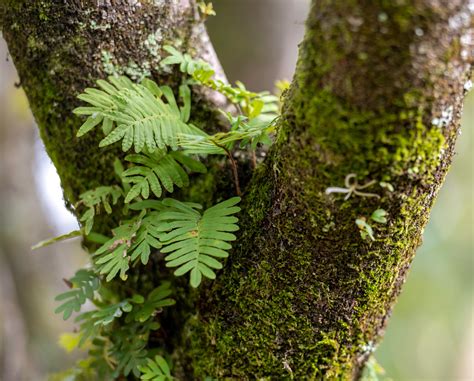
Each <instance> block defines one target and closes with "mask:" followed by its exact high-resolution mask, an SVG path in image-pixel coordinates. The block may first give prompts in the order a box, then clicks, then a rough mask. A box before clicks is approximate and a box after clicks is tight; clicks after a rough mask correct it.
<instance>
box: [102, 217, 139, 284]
mask: <svg viewBox="0 0 474 381" xmlns="http://www.w3.org/2000/svg"><path fill="white" fill-rule="evenodd" d="M140 223H141V218H136V219H133V220H131V221H129V222H126V223H124V224H122V225H120V226H119V227H117V228H115V229H113V230H112V234H113V236H114V237H113V238H111V239H109V240H108V241H107V242H106V243H104V244H103V245H102V246H101V247H100V248H99V249H98V250H97V251H96V252H95V254H94V257H93V258H94V263H95V265H96V266H97V268H98V269H99V272H100V274H107V277H106V280H107V282H109V281H111V280H112V279H113V278H115V276H116V275H117V274H119V273H120V278H122V280H126V279H127V271H128V269H129V268H130V261H131V258H130V256H129V255H128V250H129V249H130V247H131V246H132V240H133V238H135V236H136V234H137V231H138V229H139V228H140Z"/></svg>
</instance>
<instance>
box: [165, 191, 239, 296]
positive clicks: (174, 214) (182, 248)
mask: <svg viewBox="0 0 474 381" xmlns="http://www.w3.org/2000/svg"><path fill="white" fill-rule="evenodd" d="M239 201H240V198H239V197H234V198H231V199H229V200H226V201H224V202H221V203H219V204H217V205H215V206H213V207H211V208H209V209H207V210H206V211H205V212H204V213H203V214H201V213H200V212H199V211H198V210H199V209H201V208H202V207H201V206H200V205H197V204H195V205H190V204H184V203H182V202H179V201H176V200H173V199H165V200H164V201H163V204H164V205H165V206H167V209H165V210H164V211H163V212H162V213H160V214H159V215H158V219H159V220H160V221H162V222H163V224H162V225H160V227H159V229H160V230H162V231H164V232H167V233H166V234H163V235H161V236H160V241H161V242H162V243H163V248H162V249H161V252H163V253H168V255H167V256H166V257H165V260H166V261H167V262H168V263H167V264H166V266H167V267H177V269H176V270H175V272H174V274H175V275H176V276H181V275H184V274H186V273H188V272H191V274H190V283H191V286H192V287H198V286H199V285H200V284H201V280H202V277H203V276H204V277H206V278H209V279H215V277H216V274H215V273H214V271H213V269H215V270H218V269H221V268H222V264H221V263H220V262H219V261H217V260H216V259H215V258H227V256H228V255H229V254H228V250H229V249H231V245H230V244H229V243H228V241H233V240H235V239H236V236H235V235H234V234H231V233H230V232H235V231H237V230H238V229H239V227H238V226H237V224H236V223H237V221H238V219H237V218H236V217H232V216H231V215H233V214H235V213H237V212H239V211H240V208H239V207H237V206H235V205H237V204H238V203H239Z"/></svg>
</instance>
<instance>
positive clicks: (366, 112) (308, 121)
mask: <svg viewBox="0 0 474 381" xmlns="http://www.w3.org/2000/svg"><path fill="white" fill-rule="evenodd" d="M384 4H385V5H384V6H382V8H384V12H385V14H386V17H387V18H386V20H385V21H384V25H385V28H386V29H387V31H386V32H385V35H386V38H384V39H380V38H376V36H375V34H377V33H380V31H379V27H378V26H377V27H375V28H374V25H373V24H371V23H369V21H368V20H377V15H378V12H380V8H381V7H380V6H379V5H377V6H376V5H373V7H372V6H370V5H369V6H368V5H367V4H365V5H364V11H367V12H366V13H360V11H361V8H360V7H359V4H358V2H349V3H347V2H346V3H344V4H342V3H341V4H335V3H334V2H329V1H328V2H325V1H323V2H321V3H320V4H319V5H320V6H319V8H318V13H317V14H318V17H314V18H310V20H309V23H308V26H309V31H308V33H307V36H306V38H305V43H303V46H302V48H301V51H300V61H299V64H298V71H297V75H296V79H295V81H294V83H293V85H292V88H291V90H290V92H289V101H288V102H287V104H286V107H285V110H284V116H283V119H282V120H281V124H280V132H279V135H278V139H277V142H276V143H275V145H274V147H273V148H272V150H271V152H270V153H269V160H267V161H266V163H265V165H264V166H262V167H261V168H260V169H259V170H258V171H257V172H256V174H255V177H254V179H253V181H252V182H251V183H250V187H249V189H248V192H247V194H246V196H245V198H244V201H243V205H244V212H243V216H242V225H241V226H242V227H243V231H242V233H241V236H240V238H239V241H238V243H237V247H236V249H235V251H234V253H233V254H232V256H231V258H230V260H229V262H228V266H227V267H226V269H225V271H224V273H223V274H220V275H219V278H218V281H217V282H216V283H215V284H214V285H213V286H212V287H211V289H210V290H209V291H208V292H206V293H205V294H204V295H203V296H202V297H201V300H200V303H199V311H200V312H199V314H198V315H196V316H194V317H193V318H192V319H191V320H190V321H189V325H188V331H187V335H186V336H185V337H184V339H183V346H184V345H186V346H189V347H190V348H191V349H190V350H189V351H188V353H187V354H186V355H187V356H189V357H188V359H189V361H190V362H192V367H190V368H192V369H194V376H192V377H191V379H196V380H201V379H204V377H205V376H212V377H216V378H217V379H219V380H254V379H258V380H267V379H268V380H270V379H271V380H274V379H275V380H280V379H281V380H290V379H295V380H303V379H304V380H350V379H354V378H357V376H358V375H359V374H360V372H361V369H362V367H363V364H364V362H365V361H366V359H367V358H368V357H369V356H370V354H371V352H372V351H373V349H374V347H375V344H376V342H377V341H378V340H379V337H380V334H381V333H382V331H383V329H384V327H385V325H386V322H387V315H388V313H389V311H390V310H391V308H392V306H393V303H394V301H395V299H396V296H397V295H398V293H399V291H400V286H401V284H402V283H403V280H404V279H405V277H406V272H407V270H408V268H409V265H410V263H411V260H412V258H413V256H414V253H415V250H416V248H417V247H418V245H419V243H420V237H421V233H422V230H423V227H424V226H425V224H426V221H427V215H428V211H429V208H430V206H431V205H432V203H433V201H434V197H435V194H436V191H437V189H438V188H439V185H440V179H442V177H443V176H444V171H445V166H444V165H443V164H442V158H443V150H444V149H447V143H446V137H445V134H446V131H445V130H444V129H441V128H438V127H436V126H433V125H432V124H431V118H432V114H431V110H432V104H431V102H432V99H431V98H430V96H429V94H430V91H431V88H430V87H429V86H426V87H419V88H418V87H416V86H415V84H414V82H413V80H412V79H411V78H410V73H409V72H407V71H404V70H406V68H407V67H411V66H410V65H411V64H410V60H411V59H412V57H411V53H410V52H409V50H408V49H409V46H410V45H411V44H412V43H413V39H414V38H415V37H414V36H415V34H414V33H413V28H414V24H416V25H418V26H419V27H423V28H424V24H423V23H428V22H429V21H430V17H431V14H430V12H431V11H430V10H420V9H411V8H410V9H409V10H407V9H404V8H403V6H402V5H394V4H393V3H392V2H384ZM328 10H329V11H330V12H336V11H337V12H339V13H338V14H339V15H344V14H347V15H351V16H350V18H349V17H348V19H342V21H341V22H338V23H332V24H331V23H330V20H331V19H330V17H325V15H326V13H325V12H329V11H328ZM422 12H426V14H425V16H426V19H424V20H423V21H421V20H419V19H418V16H419V14H420V13H422ZM314 14H316V13H314ZM341 17H342V16H341ZM356 17H360V18H361V20H362V23H361V24H360V26H359V32H358V33H354V32H353V31H352V29H354V28H356V27H355V26H354V25H355V24H359V22H355V21H354V18H356ZM407 18H408V21H407ZM356 21H357V20H356ZM414 21H416V23H415V22H414ZM371 22H372V21H371ZM369 41H370V43H369ZM393 46H398V47H402V48H400V49H399V50H397V57H393ZM403 49H406V50H403ZM387 60H389V65H390V66H389V67H390V68H391V69H392V70H393V71H391V70H390V69H387V62H386V61H387ZM347 61H349V62H351V65H350V66H347V65H344V64H341V63H344V62H347ZM381 62H383V64H381ZM382 68H383V71H384V72H382V71H381V70H382ZM342 76H343V77H342ZM370 92H372V93H370ZM377 92H378V93H377ZM350 173H355V174H356V176H357V180H358V182H359V184H366V183H368V182H369V181H372V180H375V184H374V185H373V186H371V187H370V188H368V189H366V191H367V192H370V193H376V194H378V195H380V198H367V197H357V196H352V197H351V198H350V199H348V200H344V199H343V198H344V195H337V194H331V195H327V194H326V193H325V191H326V189H327V188H329V187H334V186H338V187H343V186H344V179H345V177H346V176H347V175H348V174H350ZM381 181H385V182H390V183H391V184H392V185H393V186H394V188H395V190H394V192H389V191H388V190H387V189H386V188H383V187H381V186H379V184H378V183H379V182H381ZM378 208H383V209H385V210H387V211H388V223H387V224H386V225H384V224H373V228H374V232H375V237H376V241H375V242H368V241H364V240H362V239H361V237H360V234H359V231H358V229H357V226H356V224H355V220H356V219H357V218H360V217H363V216H365V217H368V216H370V215H371V213H372V212H373V211H374V210H375V209H378ZM188 369H189V368H188Z"/></svg>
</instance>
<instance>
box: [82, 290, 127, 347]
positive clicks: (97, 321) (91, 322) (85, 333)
mask: <svg viewBox="0 0 474 381" xmlns="http://www.w3.org/2000/svg"><path fill="white" fill-rule="evenodd" d="M132 308H133V306H132V304H131V303H130V301H129V300H128V299H126V300H124V301H122V302H120V303H116V304H112V305H110V306H106V307H103V308H101V309H99V310H95V311H88V312H84V313H82V314H80V315H79V316H78V317H77V318H76V319H75V322H76V323H79V324H80V332H81V340H80V341H79V346H82V345H84V343H85V342H86V341H87V339H88V338H90V337H95V336H97V335H98V334H99V332H100V330H101V328H103V327H105V326H107V325H109V324H111V323H112V322H113V321H114V320H115V319H117V318H119V317H121V316H122V315H123V314H124V313H125V312H130V311H131V310H132Z"/></svg>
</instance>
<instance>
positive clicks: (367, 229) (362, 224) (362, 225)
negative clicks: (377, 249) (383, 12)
mask: <svg viewBox="0 0 474 381" xmlns="http://www.w3.org/2000/svg"><path fill="white" fill-rule="evenodd" d="M356 225H357V227H358V228H359V230H360V236H361V237H362V239H363V240H366V239H367V238H370V239H371V240H372V241H375V238H374V231H373V229H372V226H370V225H369V224H368V223H367V221H366V220H365V218H358V219H357V220H356Z"/></svg>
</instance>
